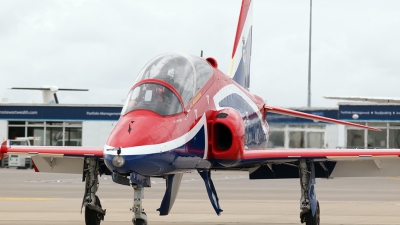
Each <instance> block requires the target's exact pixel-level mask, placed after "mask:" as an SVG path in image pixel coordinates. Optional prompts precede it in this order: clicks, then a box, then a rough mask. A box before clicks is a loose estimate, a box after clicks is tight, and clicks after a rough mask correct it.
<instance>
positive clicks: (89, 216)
mask: <svg viewBox="0 0 400 225" xmlns="http://www.w3.org/2000/svg"><path fill="white" fill-rule="evenodd" d="M96 205H98V206H99V207H100V208H101V203H100V199H99V197H97V195H96ZM102 218H103V215H102V214H101V213H99V212H97V211H94V210H92V209H89V208H88V207H85V224H86V225H100V222H101V220H102Z"/></svg>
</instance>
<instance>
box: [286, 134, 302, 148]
mask: <svg viewBox="0 0 400 225" xmlns="http://www.w3.org/2000/svg"><path fill="white" fill-rule="evenodd" d="M289 148H304V131H291V132H290V133H289Z"/></svg>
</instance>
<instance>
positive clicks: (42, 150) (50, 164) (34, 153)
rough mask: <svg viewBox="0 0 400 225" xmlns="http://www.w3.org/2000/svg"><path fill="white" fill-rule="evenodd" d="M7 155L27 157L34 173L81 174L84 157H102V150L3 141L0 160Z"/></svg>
mask: <svg viewBox="0 0 400 225" xmlns="http://www.w3.org/2000/svg"><path fill="white" fill-rule="evenodd" d="M4 154H8V155H28V156H30V157H31V158H32V161H33V162H34V166H35V171H36V172H52V173H77V174H82V171H83V160H84V158H85V157H98V158H102V157H103V148H91V147H73V146H19V145H10V144H9V141H4V142H3V143H2V145H1V150H0V158H3V155H4Z"/></svg>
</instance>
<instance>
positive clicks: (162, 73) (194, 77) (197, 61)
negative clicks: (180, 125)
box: [121, 52, 213, 116]
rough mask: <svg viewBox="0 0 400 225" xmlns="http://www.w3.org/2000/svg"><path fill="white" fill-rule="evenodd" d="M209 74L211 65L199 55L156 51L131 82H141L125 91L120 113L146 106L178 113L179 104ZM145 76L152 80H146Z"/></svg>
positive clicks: (191, 93)
mask: <svg viewBox="0 0 400 225" xmlns="http://www.w3.org/2000/svg"><path fill="white" fill-rule="evenodd" d="M212 74H213V69H212V67H211V66H210V65H209V64H208V63H207V61H206V60H205V59H203V58H201V57H198V56H195V55H189V54H185V53H176V52H173V53H171V52H170V53H165V54H162V55H159V56H157V57H155V58H154V59H152V60H151V61H150V62H148V63H147V64H146V65H145V67H144V68H143V69H142V70H141V71H140V73H139V75H138V76H137V78H136V81H135V83H138V82H141V83H142V84H140V85H138V86H136V87H135V88H133V89H132V90H131V91H130V92H129V94H128V98H127V100H126V102H125V105H124V107H123V109H122V113H121V114H122V115H124V114H126V113H128V112H130V111H132V110H135V109H148V110H151V111H154V112H156V113H158V114H160V115H163V116H165V115H173V114H177V113H181V112H182V111H183V109H182V105H187V104H188V103H189V101H190V100H191V99H192V98H193V96H194V95H195V94H196V92H197V91H198V90H199V89H200V88H201V87H202V86H203V85H204V84H205V83H206V82H207V80H208V79H210V77H211V76H212ZM147 79H152V80H149V82H148V83H147V82H146V80H147ZM154 79H158V80H161V81H164V82H166V83H168V84H170V85H171V86H172V87H173V88H174V89H175V90H176V92H178V93H179V95H180V96H181V98H182V100H183V103H181V102H180V101H179V97H178V96H176V95H175V93H174V92H173V91H172V90H170V89H169V88H168V87H166V86H164V85H162V83H160V84H158V82H156V81H155V80H154ZM161 94H162V95H163V96H162V97H159V95H161ZM161 99H162V100H161Z"/></svg>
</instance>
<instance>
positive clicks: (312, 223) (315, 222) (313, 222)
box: [305, 201, 321, 225]
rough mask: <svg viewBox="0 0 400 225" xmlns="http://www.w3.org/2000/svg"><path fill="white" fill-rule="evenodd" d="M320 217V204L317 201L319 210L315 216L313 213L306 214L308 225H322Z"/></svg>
mask: <svg viewBox="0 0 400 225" xmlns="http://www.w3.org/2000/svg"><path fill="white" fill-rule="evenodd" d="M320 215H321V214H320V209H319V202H318V201H317V209H316V211H315V215H314V216H312V213H311V212H309V213H307V214H305V217H306V225H320Z"/></svg>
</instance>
